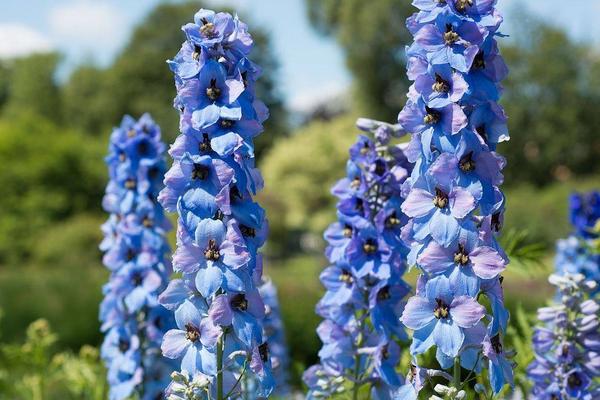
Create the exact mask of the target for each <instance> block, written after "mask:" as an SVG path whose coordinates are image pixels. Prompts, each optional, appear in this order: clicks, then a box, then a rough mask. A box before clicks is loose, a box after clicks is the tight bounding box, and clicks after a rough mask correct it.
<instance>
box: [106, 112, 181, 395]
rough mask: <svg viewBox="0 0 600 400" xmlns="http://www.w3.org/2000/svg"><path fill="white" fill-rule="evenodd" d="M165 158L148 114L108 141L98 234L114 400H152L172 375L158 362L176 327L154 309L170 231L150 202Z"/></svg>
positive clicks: (166, 267) (164, 276) (169, 366)
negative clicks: (104, 216)
mask: <svg viewBox="0 0 600 400" xmlns="http://www.w3.org/2000/svg"><path fill="white" fill-rule="evenodd" d="M164 152H165V145H164V143H163V142H161V140H160V129H159V127H158V126H157V125H156V124H155V123H154V121H152V119H151V118H150V116H149V115H147V114H145V115H143V116H142V117H141V118H140V119H139V120H138V121H136V120H134V119H133V118H131V117H129V116H126V117H124V118H123V122H122V123H121V125H120V126H119V127H118V128H115V129H114V130H113V133H112V135H111V138H110V146H109V155H108V157H107V158H106V162H107V164H108V168H109V175H110V181H109V183H108V185H107V188H106V195H105V196H104V200H103V206H104V209H105V210H106V211H107V212H109V213H110V217H109V219H108V221H106V223H105V224H104V225H103V226H102V230H103V232H104V235H105V236H104V240H103V241H102V243H101V245H100V248H101V250H102V251H103V252H104V264H105V265H106V267H107V268H108V269H110V271H111V275H110V281H109V282H108V283H107V284H106V285H105V286H104V295H105V298H104V301H103V302H102V304H101V307H100V320H101V322H102V331H103V332H105V339H104V343H103V344H102V358H103V360H104V361H105V363H106V366H107V369H108V383H109V385H110V398H111V399H113V400H120V399H125V398H128V397H129V396H131V395H132V394H134V393H137V394H138V395H139V396H140V398H142V399H155V398H157V397H158V396H161V395H162V393H163V391H164V389H165V388H166V387H167V385H168V383H169V376H170V374H171V372H172V371H173V363H172V362H170V361H169V360H166V359H164V358H163V357H162V356H161V354H160V344H161V342H162V338H163V335H164V333H165V332H166V331H167V330H168V329H170V328H172V327H173V324H174V321H173V317H172V316H171V315H169V314H168V313H167V310H165V309H164V308H163V307H162V306H161V305H159V304H158V295H159V293H160V292H161V291H163V290H164V289H165V287H166V285H167V281H168V278H169V275H170V273H171V266H170V264H169V263H168V262H167V260H165V255H166V253H168V252H169V247H168V245H167V241H166V238H165V234H166V232H167V231H169V230H170V224H169V222H168V220H167V219H166V217H165V216H164V213H163V210H162V207H161V206H160V205H159V204H158V203H157V202H156V200H155V199H156V196H157V195H158V192H159V191H160V190H161V188H162V182H161V179H162V176H163V175H164V172H165V170H166V163H165V160H164Z"/></svg>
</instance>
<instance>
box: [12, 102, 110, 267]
mask: <svg viewBox="0 0 600 400" xmlns="http://www.w3.org/2000/svg"><path fill="white" fill-rule="evenodd" d="M102 152H103V150H102V149H101V146H100V144H99V143H98V142H96V141H93V140H89V139H86V138H85V137H84V136H82V135H80V134H78V133H76V132H73V131H71V130H64V129H62V128H60V127H59V126H57V125H55V124H54V123H52V122H50V121H48V120H45V119H44V118H42V117H40V116H35V115H33V114H21V115H20V116H18V117H15V119H10V120H6V119H5V120H0V159H2V162H3V167H2V169H1V170H0V184H1V185H2V188H3V195H2V197H1V198H0V208H2V210H3V218H2V221H1V222H0V263H2V264H5V263H15V262H16V261H17V260H18V261H20V262H22V261H23V260H25V259H27V258H28V257H29V256H30V255H31V254H32V253H34V252H35V251H36V248H37V245H38V240H39V238H40V237H41V236H43V235H45V233H46V232H47V229H49V228H50V226H51V225H52V224H53V223H55V222H57V221H61V220H65V219H67V218H69V217H71V216H73V215H75V214H78V213H82V212H89V211H95V210H97V209H98V208H99V207H98V204H97V202H98V199H100V197H101V193H102V187H103V186H104V177H103V174H102V172H101V171H102Z"/></svg>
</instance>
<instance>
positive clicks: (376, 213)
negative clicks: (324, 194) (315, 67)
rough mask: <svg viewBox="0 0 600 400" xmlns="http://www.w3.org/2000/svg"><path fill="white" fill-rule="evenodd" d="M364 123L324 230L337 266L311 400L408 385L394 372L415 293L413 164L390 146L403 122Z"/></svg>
mask: <svg viewBox="0 0 600 400" xmlns="http://www.w3.org/2000/svg"><path fill="white" fill-rule="evenodd" d="M357 125H358V127H359V128H361V129H362V130H364V131H365V132H366V134H365V135H360V136H359V137H358V140H357V142H356V144H354V145H353V146H352V147H351V149H350V160H349V161H348V163H347V166H346V173H347V176H346V177H345V178H343V179H341V180H339V181H338V182H337V183H336V185H335V186H334V187H333V189H332V193H333V194H334V195H335V196H336V197H337V198H338V199H339V201H338V204H337V214H338V221H337V222H335V223H333V224H332V225H330V226H329V228H328V229H327V230H326V232H325V239H326V240H327V242H328V247H327V249H326V256H327V258H328V260H329V262H330V263H331V265H330V266H329V267H327V268H326V269H325V270H324V271H323V272H322V274H321V282H322V284H323V285H324V286H325V289H326V293H325V295H324V296H323V298H322V299H321V301H320V302H319V303H318V305H317V313H318V314H319V315H320V316H321V317H323V318H324V320H323V321H322V322H321V324H320V325H319V327H318V329H317V333H318V335H319V337H320V339H321V341H322V342H323V346H322V348H321V351H320V352H319V357H320V364H318V365H315V366H312V367H310V368H309V369H308V370H307V371H306V372H305V373H304V382H305V383H306V385H307V386H308V387H309V394H308V398H312V399H319V398H331V397H334V396H336V395H341V396H345V397H344V398H348V396H352V398H354V399H356V398H358V395H359V393H361V392H362V391H370V392H371V395H372V398H374V399H388V398H390V396H392V395H393V393H394V392H396V391H398V390H399V389H400V388H401V387H402V385H403V384H404V379H403V378H402V377H401V376H399V375H398V373H397V372H396V371H395V366H396V365H397V364H398V362H399V359H400V347H399V341H400V340H406V339H407V336H406V334H405V332H404V330H403V328H402V326H401V324H400V323H399V317H400V314H401V312H402V307H403V304H404V303H403V299H404V297H405V296H406V295H407V294H408V293H409V291H410V287H409V286H408V284H406V283H405V282H404V281H403V280H402V275H403V274H404V271H405V265H406V264H405V258H406V255H407V252H408V249H407V248H406V247H405V246H404V245H403V244H402V241H401V238H400V233H401V228H402V227H403V226H404V223H405V222H406V218H405V216H404V215H403V214H402V212H401V210H400V206H401V205H402V201H403V198H402V193H401V187H402V183H403V182H404V181H405V179H406V178H407V176H408V174H409V173H410V168H411V165H410V164H409V163H408V161H407V159H406V157H405V156H404V153H403V146H402V145H397V144H393V142H391V140H392V139H393V138H394V137H400V136H402V135H404V131H403V130H402V129H401V128H400V126H399V125H391V124H386V123H383V122H378V121H373V120H368V119H359V120H358V122H357Z"/></svg>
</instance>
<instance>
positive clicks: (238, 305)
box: [229, 293, 248, 311]
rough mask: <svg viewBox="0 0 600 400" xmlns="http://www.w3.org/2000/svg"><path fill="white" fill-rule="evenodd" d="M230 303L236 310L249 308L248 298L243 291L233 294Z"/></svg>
mask: <svg viewBox="0 0 600 400" xmlns="http://www.w3.org/2000/svg"><path fill="white" fill-rule="evenodd" d="M229 304H231V308H234V309H236V310H240V311H246V310H247V309H248V300H247V299H246V296H245V295H244V294H243V293H238V294H236V295H235V296H233V297H232V298H231V300H230V302H229Z"/></svg>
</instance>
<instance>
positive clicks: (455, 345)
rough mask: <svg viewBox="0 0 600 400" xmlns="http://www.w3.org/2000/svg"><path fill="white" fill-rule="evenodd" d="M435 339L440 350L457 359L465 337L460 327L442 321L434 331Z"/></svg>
mask: <svg viewBox="0 0 600 400" xmlns="http://www.w3.org/2000/svg"><path fill="white" fill-rule="evenodd" d="M432 336H433V338H434V341H435V344H436V345H437V346H438V347H439V349H440V350H441V351H442V352H443V353H444V354H446V355H447V356H450V357H456V356H457V355H458V352H459V351H460V348H461V347H462V344H463V342H464V341H465V335H464V333H463V332H462V330H461V329H460V327H459V326H458V325H456V324H455V323H453V322H452V321H451V320H449V321H444V322H442V321H440V322H438V323H437V325H436V327H435V329H434V330H433V335H432Z"/></svg>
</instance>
